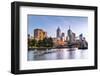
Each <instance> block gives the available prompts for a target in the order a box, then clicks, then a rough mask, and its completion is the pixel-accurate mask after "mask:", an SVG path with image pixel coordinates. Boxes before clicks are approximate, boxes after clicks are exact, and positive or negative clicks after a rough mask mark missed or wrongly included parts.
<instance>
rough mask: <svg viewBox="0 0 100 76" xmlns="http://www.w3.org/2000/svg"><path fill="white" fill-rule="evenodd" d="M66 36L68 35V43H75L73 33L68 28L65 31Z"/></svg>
mask: <svg viewBox="0 0 100 76" xmlns="http://www.w3.org/2000/svg"><path fill="white" fill-rule="evenodd" d="M67 34H68V41H69V42H70V43H73V42H74V41H75V33H73V32H72V30H71V29H70V27H69V29H68V31H67Z"/></svg>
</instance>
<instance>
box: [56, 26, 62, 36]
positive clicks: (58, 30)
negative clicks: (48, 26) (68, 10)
mask: <svg viewBox="0 0 100 76" xmlns="http://www.w3.org/2000/svg"><path fill="white" fill-rule="evenodd" d="M60 37H61V30H60V28H59V27H58V28H57V38H60Z"/></svg>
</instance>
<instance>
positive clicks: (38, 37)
mask: <svg viewBox="0 0 100 76" xmlns="http://www.w3.org/2000/svg"><path fill="white" fill-rule="evenodd" d="M45 37H47V32H45V31H43V30H42V29H34V38H35V39H36V40H43V39H44V38H45Z"/></svg>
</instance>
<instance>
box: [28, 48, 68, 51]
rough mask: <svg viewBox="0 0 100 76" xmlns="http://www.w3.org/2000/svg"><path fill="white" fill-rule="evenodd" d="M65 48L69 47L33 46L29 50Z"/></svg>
mask: <svg viewBox="0 0 100 76" xmlns="http://www.w3.org/2000/svg"><path fill="white" fill-rule="evenodd" d="M64 48H68V47H34V48H33V47H31V48H28V51H30V50H46V49H64Z"/></svg>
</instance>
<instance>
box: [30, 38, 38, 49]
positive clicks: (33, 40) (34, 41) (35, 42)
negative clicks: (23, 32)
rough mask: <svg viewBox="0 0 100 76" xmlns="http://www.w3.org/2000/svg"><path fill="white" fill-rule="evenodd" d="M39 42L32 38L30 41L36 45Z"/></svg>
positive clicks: (32, 44)
mask: <svg viewBox="0 0 100 76" xmlns="http://www.w3.org/2000/svg"><path fill="white" fill-rule="evenodd" d="M36 44H37V41H36V40H35V39H32V40H31V42H30V46H31V47H32V46H36Z"/></svg>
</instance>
